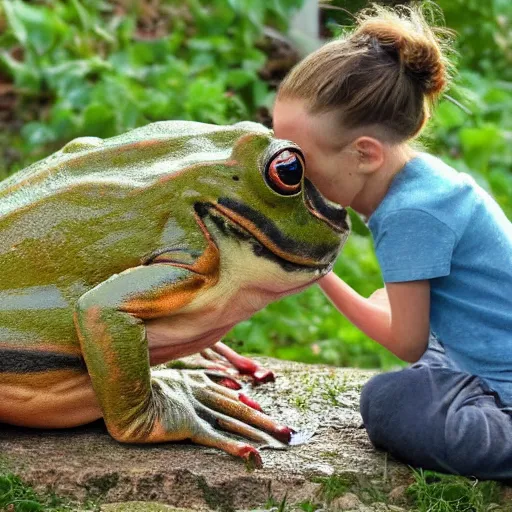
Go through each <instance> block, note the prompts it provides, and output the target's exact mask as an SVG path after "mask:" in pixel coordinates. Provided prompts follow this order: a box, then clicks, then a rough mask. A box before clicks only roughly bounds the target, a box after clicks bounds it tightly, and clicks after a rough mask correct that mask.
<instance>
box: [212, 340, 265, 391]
mask: <svg viewBox="0 0 512 512" xmlns="http://www.w3.org/2000/svg"><path fill="white" fill-rule="evenodd" d="M212 352H213V353H215V354H216V355H215V356H212V355H211V353H212ZM219 356H221V357H222V359H221V360H219V359H218V357H219ZM207 357H208V358H209V359H211V360H212V361H213V360H215V361H222V360H224V361H227V362H228V363H230V364H231V365H232V366H233V367H234V368H236V370H237V371H238V372H239V373H240V374H241V375H249V376H250V377H251V378H252V380H253V383H254V384H263V383H265V382H273V381H274V380H275V375H274V372H272V370H268V369H266V368H262V367H261V366H260V365H259V364H258V363H256V361H253V360H252V359H250V358H248V357H245V356H241V355H240V354H238V353H237V352H235V351H234V350H233V349H232V348H229V347H228V346H227V345H225V344H224V343H222V342H220V341H219V342H217V343H215V345H213V347H212V348H211V349H210V352H209V354H208V356H207Z"/></svg>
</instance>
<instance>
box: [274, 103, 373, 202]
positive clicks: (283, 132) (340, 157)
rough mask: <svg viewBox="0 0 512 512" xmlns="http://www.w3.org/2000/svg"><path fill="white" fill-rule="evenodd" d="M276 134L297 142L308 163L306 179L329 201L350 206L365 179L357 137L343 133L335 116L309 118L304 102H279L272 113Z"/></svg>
mask: <svg viewBox="0 0 512 512" xmlns="http://www.w3.org/2000/svg"><path fill="white" fill-rule="evenodd" d="M273 120H274V134H275V136H276V137H277V138H279V139H287V140H291V141H292V142H295V144H297V145H298V146H300V148H301V149H302V151H303V153H304V157H305V159H306V171H305V173H306V176H307V177H308V178H309V179H310V180H311V181H312V182H313V183H314V185H315V186H316V187H317V188H318V190H319V191H320V192H321V193H322V195H323V196H324V197H326V198H327V199H329V200H331V201H334V202H335V203H338V204H340V205H341V206H345V207H346V206H350V205H351V204H352V203H353V202H354V199H355V198H356V197H357V195H358V194H359V192H361V190H362V188H363V186H364V183H365V176H364V175H363V174H361V173H360V172H358V170H359V168H358V166H359V165H360V160H359V158H358V156H359V153H358V151H357V150H356V149H355V148H354V146H353V141H354V139H355V137H353V136H352V137H351V134H350V133H349V132H347V133H342V130H340V128H339V127H338V125H337V123H336V119H335V117H334V115H333V114H332V113H330V112H328V113H325V114H310V113H309V112H308V111H307V109H306V106H305V103H304V102H303V101H302V100H287V99H284V100H278V101H276V103H275V105H274V112H273Z"/></svg>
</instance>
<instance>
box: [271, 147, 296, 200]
mask: <svg viewBox="0 0 512 512" xmlns="http://www.w3.org/2000/svg"><path fill="white" fill-rule="evenodd" d="M303 176H304V165H303V163H302V158H301V157H300V155H299V154H298V153H295V152H293V151H290V150H288V149H285V150H284V151H281V152H280V153H278V154H277V155H276V156H274V158H273V159H272V160H271V161H270V163H269V164H268V165H267V168H266V170H265V177H266V179H267V182H268V184H269V185H270V187H271V188H272V189H273V190H274V191H276V192H277V193H278V194H281V195H284V196H291V195H294V194H297V193H298V192H299V191H300V189H301V186H302V178H303Z"/></svg>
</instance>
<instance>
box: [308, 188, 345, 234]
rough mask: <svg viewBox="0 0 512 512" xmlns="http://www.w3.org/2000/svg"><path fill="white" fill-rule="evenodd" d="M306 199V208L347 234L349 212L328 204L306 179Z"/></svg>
mask: <svg viewBox="0 0 512 512" xmlns="http://www.w3.org/2000/svg"><path fill="white" fill-rule="evenodd" d="M304 199H305V201H306V206H308V208H309V209H310V210H311V211H312V212H313V213H314V214H315V215H316V216H320V217H321V218H323V219H324V220H325V221H326V222H327V223H328V224H329V225H331V226H332V227H333V228H334V229H336V230H339V231H342V232H347V231H348V230H349V225H348V222H347V210H345V208H342V207H341V206H338V205H336V204H334V203H331V202H328V201H327V200H326V199H324V197H323V196H322V195H321V194H320V192H319V191H318V190H317V189H316V187H315V186H314V185H313V183H311V181H309V180H308V179H307V178H305V179H304Z"/></svg>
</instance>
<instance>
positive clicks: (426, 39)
mask: <svg viewBox="0 0 512 512" xmlns="http://www.w3.org/2000/svg"><path fill="white" fill-rule="evenodd" d="M352 40H354V42H355V41H358V40H361V41H364V42H366V43H368V44H370V45H373V46H375V47H376V48H377V49H378V50H383V51H385V52H386V53H388V54H390V55H392V56H393V57H394V58H396V59H397V61H398V63H399V64H400V65H401V66H402V68H403V70H404V71H405V72H406V73H407V74H408V75H409V76H410V77H411V78H412V79H413V80H415V81H416V82H417V83H418V84H419V85H420V87H421V89H422V90H423V92H424V94H425V95H426V96H428V97H429V98H430V99H432V100H433V99H435V98H437V97H438V96H439V95H440V94H441V93H442V92H443V90H444V89H445V88H446V86H447V85H448V81H449V80H448V62H447V60H446V58H445V57H444V55H443V52H442V48H441V44H442V43H441V41H440V40H439V39H438V38H437V37H436V35H435V34H434V32H433V30H432V29H431V28H430V27H429V25H428V23H427V22H426V20H425V18H424V17H423V15H422V13H421V11H419V10H418V9H413V8H406V7H403V8H402V9H400V10H393V11H392V10H389V9H386V8H383V7H380V6H374V7H372V8H371V10H365V11H363V13H361V15H360V16H359V24H358V28H357V30H356V31H355V32H354V33H353V34H352Z"/></svg>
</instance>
